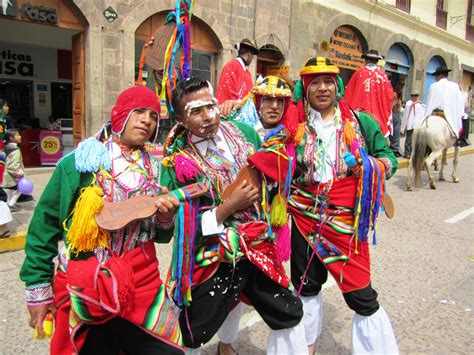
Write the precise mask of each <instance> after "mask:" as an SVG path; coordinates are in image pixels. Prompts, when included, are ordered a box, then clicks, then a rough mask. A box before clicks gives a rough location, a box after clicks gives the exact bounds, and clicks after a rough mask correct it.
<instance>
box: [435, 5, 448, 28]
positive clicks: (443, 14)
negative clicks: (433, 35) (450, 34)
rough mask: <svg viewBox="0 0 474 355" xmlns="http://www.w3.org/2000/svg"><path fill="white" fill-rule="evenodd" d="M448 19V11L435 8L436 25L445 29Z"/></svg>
mask: <svg viewBox="0 0 474 355" xmlns="http://www.w3.org/2000/svg"><path fill="white" fill-rule="evenodd" d="M447 19H448V12H447V11H444V10H443V9H440V8H439V7H437V8H436V26H438V27H439V28H442V29H443V30H446V24H447Z"/></svg>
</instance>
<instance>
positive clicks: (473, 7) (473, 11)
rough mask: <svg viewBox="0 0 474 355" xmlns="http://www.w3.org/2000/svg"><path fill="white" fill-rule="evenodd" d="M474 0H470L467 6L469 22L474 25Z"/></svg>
mask: <svg viewBox="0 0 474 355" xmlns="http://www.w3.org/2000/svg"><path fill="white" fill-rule="evenodd" d="M473 15H474V1H472V0H469V3H468V8H467V23H468V24H469V25H471V26H474V17H473Z"/></svg>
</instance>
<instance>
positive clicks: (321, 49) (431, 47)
mask: <svg viewBox="0 0 474 355" xmlns="http://www.w3.org/2000/svg"><path fill="white" fill-rule="evenodd" d="M25 1H26V0H17V3H21V2H25ZM29 3H31V4H33V5H35V4H40V5H41V4H50V6H58V8H59V13H58V18H60V19H61V18H62V17H64V15H62V12H61V11H60V9H61V6H62V8H65V7H67V8H68V9H69V10H70V11H69V12H70V13H72V14H73V15H74V16H75V17H76V22H77V23H79V24H80V26H76V27H74V31H72V32H71V33H72V35H73V45H72V47H71V51H72V57H73V63H76V64H73V74H72V80H71V81H72V86H73V98H72V101H73V106H74V108H73V115H74V131H75V141H76V142H77V141H78V140H79V139H80V138H81V137H85V136H88V135H90V134H92V133H93V132H95V131H96V130H97V129H98V128H99V127H100V126H101V125H102V123H103V122H104V121H106V120H107V119H108V115H109V113H110V110H111V108H112V106H113V104H114V102H115V100H116V98H117V95H118V94H119V93H120V92H121V91H122V90H123V89H125V88H126V87H129V86H131V85H134V83H135V80H136V71H137V60H138V59H137V56H138V54H139V53H140V50H141V45H142V43H144V40H145V38H146V37H147V36H148V35H151V34H152V33H153V32H154V30H155V29H156V28H157V26H159V23H157V21H158V20H159V19H161V18H163V17H164V16H165V15H166V13H167V12H168V11H169V10H171V9H172V8H173V7H174V6H175V1H174V0H141V1H132V0H109V1H103V0H74V1H73V0H30V1H29ZM407 3H408V4H409V7H408V9H407V8H401V7H400V4H404V5H403V6H405V5H406V4H407ZM421 3H422V4H421ZM437 3H439V2H437V1H436V0H430V1H423V2H415V1H411V5H410V1H409V0H405V1H401V2H400V1H399V0H384V1H380V0H378V1H375V0H346V1H317V0H313V1H307V0H280V1H274V0H223V1H215V0H197V1H196V3H195V8H194V13H193V22H194V23H195V26H196V27H195V29H196V31H197V32H196V33H197V34H196V35H195V38H194V40H193V42H192V46H194V47H193V48H194V49H196V50H197V52H196V53H198V54H200V55H202V56H203V58H204V59H206V60H207V64H203V68H202V70H204V71H205V72H206V73H207V74H206V75H208V76H209V78H210V80H211V81H212V82H213V84H217V80H218V76H219V73H220V71H221V69H222V67H223V65H224V64H225V63H226V62H227V61H228V60H230V59H231V58H232V57H234V56H235V55H236V52H235V50H234V48H233V45H234V44H235V43H237V42H239V41H240V40H241V39H243V38H250V39H252V40H256V42H257V46H258V47H259V48H261V49H262V51H261V54H260V55H259V56H258V57H257V60H256V61H254V63H253V64H252V68H251V69H252V71H253V73H254V74H257V73H262V74H264V73H265V71H267V70H269V66H273V67H275V66H280V67H281V66H283V67H288V68H289V77H290V78H292V79H298V72H299V68H300V67H301V65H302V64H303V63H304V61H305V59H306V58H308V57H309V56H314V55H316V54H325V55H329V56H330V57H331V56H333V57H334V60H335V62H336V63H337V64H338V65H340V66H341V68H342V69H343V70H342V71H343V74H344V75H343V76H344V79H345V80H347V79H348V78H349V77H350V75H351V73H352V72H353V71H354V70H355V69H357V67H360V66H361V65H362V61H361V59H360V54H362V53H363V52H365V51H366V50H368V49H377V50H378V51H379V52H380V53H381V54H383V55H385V57H386V58H385V63H382V65H384V66H385V68H386V70H387V71H388V72H389V75H390V76H391V79H393V81H392V82H393V83H395V86H397V85H398V86H397V87H398V90H400V92H401V93H402V95H404V98H406V96H407V95H408V94H409V91H411V90H413V89H416V90H420V91H421V93H422V95H424V94H425V93H426V92H427V88H428V87H429V84H430V83H431V82H432V81H433V80H434V79H433V77H432V76H431V73H432V72H433V71H434V67H435V66H437V65H446V66H448V67H449V68H452V70H453V71H452V73H451V76H450V78H451V79H452V80H454V81H457V82H459V83H460V84H462V86H463V87H465V88H467V87H468V86H470V85H471V84H472V81H473V74H472V73H473V72H474V50H473V42H472V40H473V39H472V34H471V32H469V31H468V30H469V29H471V27H472V26H471V25H470V23H474V19H472V17H471V16H470V15H472V0H458V1H450V2H449V4H450V5H449V6H451V7H449V8H446V9H441V10H442V11H441V12H439V11H438V10H439V9H438V10H437V9H436V7H437ZM445 3H446V2H445ZM51 4H52V5H51ZM54 4H56V5H54ZM410 6H411V7H410ZM417 6H418V7H417ZM468 6H471V7H470V10H469V8H468ZM110 8H111V9H112V10H113V12H115V14H116V15H114V18H110V17H109V19H110V21H108V20H107V19H106V16H105V15H104V11H105V10H106V9H110ZM443 11H444V12H443ZM469 11H470V12H469ZM438 13H442V14H445V15H446V16H445V18H444V20H445V22H447V23H445V25H444V27H445V28H441V27H439V24H438V20H439V19H438ZM458 14H459V15H466V16H465V18H461V20H459V16H457V17H456V16H454V15H458ZM451 15H452V16H451ZM71 16H72V15H71ZM160 16H161V17H160ZM69 17H70V16H69ZM453 18H456V21H457V22H456V23H454V21H453V20H452V19H453ZM16 20H17V21H29V22H30V24H31V23H32V20H31V19H22V18H21V16H17V18H16ZM67 20H68V18H66V19H63V22H61V21H60V22H58V23H59V24H56V25H55V26H57V27H64V26H63V25H61V24H62V23H67ZM5 21H10V19H7V20H5V19H4V18H3V16H1V15H0V27H1V26H2V23H3V22H5ZM33 22H34V21H33ZM38 26H39V25H38ZM463 26H464V27H463ZM470 26H471V27H470ZM37 28H39V27H37ZM64 28H69V27H67V25H66V26H65V27H64ZM463 28H465V30H462V29H463ZM70 31H71V30H70ZM68 33H69V32H68ZM74 36H76V37H74ZM74 38H76V42H74ZM466 38H470V40H468V39H466ZM77 39H78V40H77ZM2 40H5V39H3V38H2V36H1V35H0V44H1V43H2ZM5 41H6V40H5ZM74 43H76V44H77V48H76V47H74ZM325 44H327V45H328V47H327V48H325ZM76 54H78V55H76ZM76 59H77V60H76ZM76 69H77V70H76ZM0 79H1V75H0ZM75 89H78V90H77V95H75V94H74V92H75V91H74V90H75Z"/></svg>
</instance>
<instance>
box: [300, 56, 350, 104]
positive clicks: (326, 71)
mask: <svg viewBox="0 0 474 355" xmlns="http://www.w3.org/2000/svg"><path fill="white" fill-rule="evenodd" d="M318 75H331V76H334V80H335V83H336V86H337V96H338V97H342V96H344V82H343V81H342V78H341V77H340V75H339V68H338V67H337V66H335V65H334V64H332V63H331V61H330V60H329V59H328V58H326V57H312V58H309V59H308V60H307V61H306V63H305V64H304V65H303V67H302V68H301V69H300V76H301V80H302V84H303V90H304V93H307V91H308V87H309V85H310V84H311V83H312V82H313V80H314V79H315V78H316V76H318ZM305 96H306V95H305Z"/></svg>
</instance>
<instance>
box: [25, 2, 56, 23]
mask: <svg viewBox="0 0 474 355" xmlns="http://www.w3.org/2000/svg"><path fill="white" fill-rule="evenodd" d="M20 13H21V17H26V18H28V19H29V20H31V21H39V22H46V23H51V24H56V23H58V15H57V13H56V9H51V8H49V7H46V6H43V5H39V6H37V5H31V4H30V3H25V4H22V5H21V9H20Z"/></svg>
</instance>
